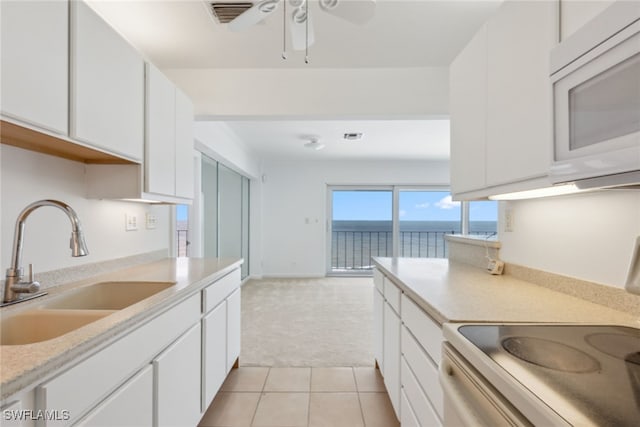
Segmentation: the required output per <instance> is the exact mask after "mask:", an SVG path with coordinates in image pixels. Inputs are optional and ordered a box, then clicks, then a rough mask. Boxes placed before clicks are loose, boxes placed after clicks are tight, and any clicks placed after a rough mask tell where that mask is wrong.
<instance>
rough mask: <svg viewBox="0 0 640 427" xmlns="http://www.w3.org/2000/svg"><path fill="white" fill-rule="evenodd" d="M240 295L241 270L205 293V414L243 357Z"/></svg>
mask: <svg viewBox="0 0 640 427" xmlns="http://www.w3.org/2000/svg"><path fill="white" fill-rule="evenodd" d="M240 293H241V290H240V270H235V271H233V272H231V273H230V274H228V275H227V276H225V277H223V278H221V279H220V280H219V281H217V282H216V283H214V284H213V285H212V286H208V287H207V288H205V289H204V290H203V295H204V317H203V319H202V378H203V380H202V410H203V411H205V410H206V409H207V407H208V406H209V405H210V404H211V401H213V398H214V397H215V395H216V393H218V391H219V390H220V387H221V386H222V383H223V382H224V380H225V378H226V377H227V374H228V373H229V371H231V369H232V368H233V366H234V365H235V363H236V360H238V357H239V356H240V316H241V312H240Z"/></svg>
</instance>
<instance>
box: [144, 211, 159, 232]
mask: <svg viewBox="0 0 640 427" xmlns="http://www.w3.org/2000/svg"><path fill="white" fill-rule="evenodd" d="M145 222H146V227H147V230H153V229H155V228H156V226H157V225H158V217H157V216H156V215H153V214H150V213H147V215H146V221H145Z"/></svg>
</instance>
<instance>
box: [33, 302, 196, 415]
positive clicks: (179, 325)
mask: <svg viewBox="0 0 640 427" xmlns="http://www.w3.org/2000/svg"><path fill="white" fill-rule="evenodd" d="M199 319H200V294H199V293H198V294H196V295H193V296H192V297H190V298H189V299H187V300H185V301H183V302H181V303H180V304H178V305H177V306H176V307H173V308H171V309H169V310H167V311H165V312H164V313H162V314H160V315H159V316H157V317H155V318H153V319H151V320H150V321H149V322H147V323H146V324H144V325H142V326H140V327H139V328H138V329H136V330H134V331H133V332H131V333H130V334H129V335H127V336H125V337H123V338H121V339H120V340H118V341H116V342H114V343H113V344H111V345H110V346H108V347H106V348H105V349H103V350H101V351H99V352H98V353H96V354H94V355H92V356H90V357H89V358H88V359H85V360H84V361H82V362H80V363H79V364H77V365H75V366H74V367H72V368H71V369H69V370H68V371H66V372H64V373H62V374H60V375H58V376H57V377H55V378H54V379H52V380H50V381H48V382H46V383H44V384H42V385H40V386H38V387H37V388H36V402H37V403H36V405H37V408H38V409H41V410H56V409H58V410H59V409H61V408H64V409H66V410H68V411H69V413H70V414H71V420H70V421H71V422H73V421H75V420H76V419H77V417H78V416H81V415H82V414H83V413H84V412H85V411H86V410H87V409H89V408H90V407H91V406H93V405H95V404H96V403H98V402H99V401H100V400H101V399H102V398H104V396H105V395H106V394H108V393H109V392H111V391H113V390H114V389H115V388H116V387H117V386H119V385H120V383H122V382H123V381H124V380H125V379H126V378H127V377H129V376H130V375H131V374H132V373H133V372H135V371H136V370H138V369H140V367H142V366H143V365H144V364H145V363H149V362H150V361H151V359H153V357H154V356H155V355H157V354H158V353H159V352H160V351H161V350H162V349H163V348H165V347H166V346H167V345H169V344H170V343H171V342H172V341H173V340H174V339H175V338H176V337H178V336H180V334H182V333H183V332H184V331H186V330H187V329H188V328H189V327H190V326H192V325H193V324H194V323H196V322H198V320H199ZM79 384H81V385H82V387H79V386H78V385H79ZM44 424H45V425H47V426H51V425H64V424H67V422H65V421H60V420H59V421H55V420H50V421H45V423H44Z"/></svg>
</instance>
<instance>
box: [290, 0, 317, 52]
mask: <svg viewBox="0 0 640 427" xmlns="http://www.w3.org/2000/svg"><path fill="white" fill-rule="evenodd" d="M290 16H291V20H290V21H289V22H288V24H289V29H290V30H291V46H292V47H293V50H305V49H306V48H307V46H311V45H313V43H314V42H315V37H314V33H313V20H312V19H311V18H310V17H307V15H306V10H305V6H304V5H302V6H301V7H299V8H296V9H294V10H293V13H291V14H290ZM306 19H309V40H308V42H307V23H306V21H305V20H306Z"/></svg>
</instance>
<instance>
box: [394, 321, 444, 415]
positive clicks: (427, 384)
mask: <svg viewBox="0 0 640 427" xmlns="http://www.w3.org/2000/svg"><path fill="white" fill-rule="evenodd" d="M401 345H402V355H403V356H404V358H405V360H406V361H407V365H409V368H410V369H411V371H412V372H413V373H414V374H415V377H416V379H417V380H418V384H419V385H420V388H422V391H423V392H424V393H425V394H426V395H427V398H428V399H429V401H430V402H431V405H432V406H433V408H434V409H435V410H436V412H437V413H438V415H439V416H440V418H443V414H444V409H443V397H442V387H440V382H439V379H438V367H437V365H436V364H435V363H433V361H432V360H431V358H430V357H429V356H428V355H427V353H426V352H425V351H424V349H423V348H422V347H420V344H418V342H417V341H416V340H415V338H414V337H413V336H412V335H411V333H410V332H409V331H408V330H407V328H406V327H404V326H403V327H402V344H401Z"/></svg>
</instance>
